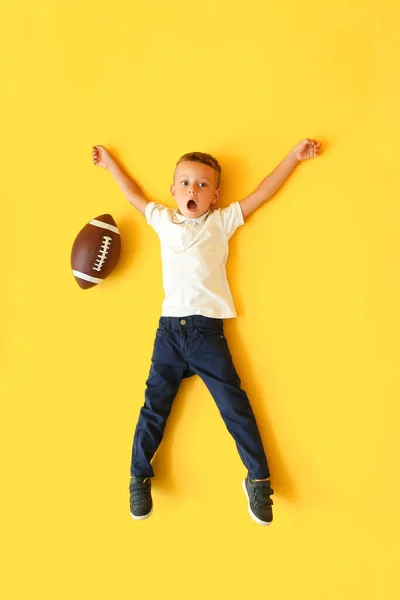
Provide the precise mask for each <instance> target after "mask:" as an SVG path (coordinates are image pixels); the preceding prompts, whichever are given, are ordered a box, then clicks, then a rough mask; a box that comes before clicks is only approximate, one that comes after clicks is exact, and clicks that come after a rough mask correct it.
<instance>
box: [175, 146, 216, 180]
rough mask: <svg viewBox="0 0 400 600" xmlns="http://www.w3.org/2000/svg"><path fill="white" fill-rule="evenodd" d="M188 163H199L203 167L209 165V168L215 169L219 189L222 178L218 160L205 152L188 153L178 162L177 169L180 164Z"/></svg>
mask: <svg viewBox="0 0 400 600" xmlns="http://www.w3.org/2000/svg"><path fill="white" fill-rule="evenodd" d="M186 161H191V162H198V163H202V164H203V165H208V166H209V167H212V168H213V169H214V171H215V175H216V181H217V188H218V187H219V182H220V178H221V167H220V165H219V163H218V161H217V159H216V158H214V157H213V156H211V154H206V153H205V152H188V153H187V154H184V155H183V156H181V157H180V159H179V160H178V162H177V163H176V165H175V169H176V167H177V166H178V165H179V163H182V162H186ZM174 176H175V173H174Z"/></svg>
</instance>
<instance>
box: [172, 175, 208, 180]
mask: <svg viewBox="0 0 400 600" xmlns="http://www.w3.org/2000/svg"><path fill="white" fill-rule="evenodd" d="M181 177H189V175H183V174H182V175H179V178H181ZM199 179H207V181H210V180H209V179H208V177H199Z"/></svg>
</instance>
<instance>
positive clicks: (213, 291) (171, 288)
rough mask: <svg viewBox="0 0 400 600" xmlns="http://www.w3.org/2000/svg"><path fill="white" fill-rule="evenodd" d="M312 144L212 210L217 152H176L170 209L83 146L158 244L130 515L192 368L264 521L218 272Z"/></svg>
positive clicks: (145, 502) (267, 493)
mask: <svg viewBox="0 0 400 600" xmlns="http://www.w3.org/2000/svg"><path fill="white" fill-rule="evenodd" d="M319 152H320V143H319V142H317V141H315V140H310V139H306V140H303V141H302V142H300V143H299V144H298V145H297V146H296V147H295V148H294V149H293V150H292V151H291V152H289V154H288V155H287V156H286V157H285V158H284V160H283V161H282V162H281V163H280V164H279V165H278V167H277V168H276V169H275V170H274V171H273V172H272V173H271V174H270V175H269V176H268V177H266V178H265V179H264V180H263V181H262V182H261V183H260V185H259V186H258V188H257V189H256V190H255V191H254V192H253V193H252V194H250V195H249V196H247V197H246V198H245V199H244V200H242V201H241V202H234V203H232V204H230V206H228V207H227V208H223V209H214V208H213V207H214V204H215V203H216V202H217V200H218V199H219V197H220V189H219V183H220V173H221V168H220V166H219V164H218V162H217V160H216V159H215V158H213V157H212V156H211V155H209V154H204V153H202V152H192V153H189V154H185V155H184V156H182V157H181V158H180V159H179V160H178V162H177V164H176V168H175V173H174V178H173V184H172V185H171V194H172V197H173V198H174V200H175V201H176V204H177V209H176V210H174V209H172V208H167V207H166V206H163V205H162V204H157V203H154V202H149V201H148V199H147V198H146V197H145V195H144V193H143V192H142V190H141V189H140V188H139V186H138V185H137V184H136V183H135V182H134V181H133V180H132V178H131V177H129V176H128V175H127V174H126V173H125V172H124V170H123V169H122V168H121V166H120V165H119V164H118V162H117V161H116V159H115V158H113V157H112V156H111V154H110V152H109V151H108V150H107V149H106V148H104V147H103V146H93V149H92V160H93V163H94V164H95V165H98V166H100V167H103V168H106V169H108V170H109V172H110V173H111V175H112V176H113V177H114V179H115V181H116V183H117V184H118V186H119V188H120V189H121V190H122V192H123V193H124V195H125V196H126V198H127V199H128V201H129V202H130V203H131V204H133V206H134V207H135V208H137V209H138V211H139V212H140V213H141V214H142V215H144V216H145V218H146V220H147V222H148V224H149V225H151V226H152V227H153V228H154V229H155V231H156V232H157V234H158V236H159V238H160V244H161V257H162V264H163V283H164V290H165V299H164V302H163V305H162V316H161V318H160V320H159V326H158V329H157V332H156V339H155V342H154V349H153V355H152V360H151V368H150V373H149V377H148V379H147V382H146V386H147V387H146V392H145V402H144V405H143V407H142V409H141V411H140V415H139V420H138V423H137V426H136V431H135V435H134V440H133V450H132V462H131V480H130V505H131V515H132V517H133V518H134V519H136V520H142V519H146V518H148V517H149V516H150V515H151V514H152V512H153V503H152V498H151V480H150V477H153V476H154V472H153V468H152V466H151V460H152V458H153V456H154V454H155V452H156V450H157V448H158V446H159V445H160V443H161V440H162V437H163V434H164V429H165V425H166V422H167V418H168V416H169V413H170V411H171V407H172V402H173V400H174V398H175V396H176V394H177V391H178V388H179V385H180V383H181V381H182V379H184V378H185V377H191V376H192V375H194V374H197V375H199V376H200V377H201V378H202V380H203V381H204V383H205V384H206V386H207V388H208V389H209V391H210V393H211V394H212V396H213V398H214V400H215V402H216V404H217V406H218V409H219V411H220V413H221V416H222V418H223V419H224V421H225V425H226V427H227V429H228V431H229V432H230V434H231V435H232V437H233V438H234V440H235V442H236V447H237V449H238V452H239V456H240V458H241V459H242V462H243V464H244V465H245V467H246V469H247V477H246V478H245V480H244V481H243V488H244V491H245V493H246V496H247V501H248V510H249V513H250V516H251V517H252V518H253V519H254V521H256V522H257V523H259V524H260V525H270V524H271V522H272V504H273V501H272V499H271V495H272V494H273V493H274V490H273V489H272V488H271V484H270V472H269V468H268V463H267V459H266V457H265V453H264V449H263V445H262V441H261V437H260V433H259V431H258V427H257V424H256V420H255V418H254V414H253V411H252V409H251V406H250V404H249V400H248V398H247V395H246V393H245V391H244V390H242V389H241V387H240V383H241V382H240V378H239V376H238V374H237V373H236V370H235V367H234V365H233V362H232V357H231V354H230V352H229V348H228V344H227V341H226V339H225V336H224V331H223V319H229V318H233V317H236V311H235V306H234V303H233V299H232V296H231V292H230V289H229V285H228V282H227V278H226V270H225V265H226V261H227V258H228V240H229V238H230V237H231V236H232V235H233V234H234V232H235V231H236V229H237V228H238V227H240V226H241V225H243V223H244V220H245V219H246V218H247V217H248V216H249V215H250V214H251V213H253V212H254V211H255V210H257V209H258V208H259V207H260V206H261V205H262V204H264V202H266V201H267V200H268V199H269V198H271V196H272V195H273V194H274V193H275V192H276V191H277V190H278V189H279V188H280V187H281V185H282V184H283V183H284V181H285V180H286V179H287V178H288V177H289V175H290V174H291V173H292V171H293V170H294V169H295V167H296V166H297V165H298V164H299V163H300V162H301V161H303V160H305V159H308V158H314V157H315V156H317V155H318V154H319Z"/></svg>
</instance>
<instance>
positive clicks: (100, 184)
mask: <svg viewBox="0 0 400 600" xmlns="http://www.w3.org/2000/svg"><path fill="white" fill-rule="evenodd" d="M0 17H1V18H0V23H1V25H0V39H1V47H0V51H1V87H2V90H3V91H2V95H1V104H2V106H1V115H2V131H1V143H0V160H1V163H0V164H1V202H2V211H1V216H2V224H3V226H2V231H3V239H2V256H3V260H2V267H1V271H2V278H1V279H2V292H1V316H2V325H1V331H2V335H1V338H2V340H1V371H2V376H1V394H2V409H1V424H0V444H1V446H0V451H1V457H2V461H1V462H2V467H1V509H0V531H1V534H0V537H1V570H2V576H1V580H0V598H1V600H16V599H18V600H19V599H23V598H24V599H26V598H35V599H36V598H37V599H40V600H47V599H52V600H53V599H57V600H64V599H68V600H69V599H71V598H76V599H79V600H80V599H87V598H96V599H98V600H100V599H109V598H117V599H118V600H122V599H125V598H139V597H141V598H147V597H148V598H174V599H183V598H188V597H189V598H204V597H207V598H232V599H243V598H246V597H252V596H255V597H256V598H264V597H265V598H267V597H273V598H276V599H277V600H280V599H285V600H286V599H289V598H296V599H299V600H300V599H301V600H303V599H304V600H317V599H318V600H319V599H323V600H337V599H338V598H340V599H341V600H347V599H352V600H353V599H354V598H363V600H367V599H368V600H370V599H382V600H383V599H384V600H386V599H392V598H393V599H394V598H397V597H399V586H398V575H397V573H396V570H397V562H398V556H397V554H398V550H399V547H398V537H399V533H400V531H399V529H400V528H399V515H400V510H399V503H400V490H399V469H398V459H399V441H398V422H399V408H398V397H399V391H400V390H399V387H400V385H399V384H400V382H399V354H400V352H399V344H398V340H399V336H400V319H399V300H400V285H399V266H398V265H399V251H398V239H399V216H400V214H399V212H400V211H399V191H400V182H399V167H398V163H399V133H400V131H399V129H400V128H399V103H400V93H399V78H398V64H399V58H400V52H399V51H400V42H399V38H398V23H399V17H400V10H399V8H398V6H397V5H396V3H395V2H394V1H393V0H392V1H390V0H383V1H381V2H378V3H376V2H372V1H367V2H359V1H356V0H352V1H351V0H349V1H344V0H339V1H338V2H320V0H311V1H305V2H299V3H298V2H294V1H293V0H289V1H288V2H284V3H278V2H272V1H271V0H269V1H268V2H263V1H261V0H258V1H253V2H238V1H234V2H232V1H228V0H224V1H220V2H218V1H215V0H202V2H194V3H191V2H183V1H182V2H180V1H178V0H171V1H168V2H167V1H165V2H163V1H162V0H155V1H152V2H144V1H143V2H130V1H128V0H126V1H122V0H113V1H100V0H96V1H95V0H79V1H78V0H68V1H67V0H62V1H57V2H50V1H45V0H37V1H36V2H28V1H27V0H26V1H25V2H23V1H21V0H5V1H4V0H3V2H2V3H1V12H0ZM304 137H311V138H316V139H318V140H320V141H321V142H322V144H323V154H322V155H321V157H320V158H318V159H317V160H314V161H310V162H308V163H305V164H302V165H300V167H299V168H298V169H297V170H296V172H295V173H294V174H293V176H292V177H291V178H290V180H289V181H288V183H287V184H286V185H285V186H284V188H283V189H282V190H281V192H280V193H279V194H278V195H277V196H276V197H275V198H274V199H273V200H271V201H270V202H269V203H268V204H267V205H265V206H264V207H262V208H261V209H260V210H259V211H258V212H257V213H256V214H255V215H254V216H253V217H251V219H250V220H249V221H248V222H247V223H246V225H245V226H244V227H243V228H241V229H240V230H239V231H238V233H237V234H236V235H235V236H234V238H233V239H232V243H231V256H230V260H229V263H228V265H229V266H228V275H229V278H230V282H231V287H232V291H233V294H234V297H235V301H236V306H237V309H238V313H239V318H238V319H236V320H232V321H229V322H227V323H226V334H227V337H228V340H229V343H230V345H231V351H232V354H233V357H234V361H235V364H236V367H237V369H238V372H239V374H240V376H241V378H242V384H243V387H244V389H246V390H247V392H248V394H249V397H250V399H251V402H252V405H253V407H254V411H255V413H256V416H257V419H258V422H259V426H260V429H261V432H262V437H263V440H264V443H265V447H266V450H267V454H268V457H269V461H270V465H271V470H272V480H273V487H274V488H275V490H276V495H275V497H274V500H275V522H274V524H273V526H272V527H270V528H263V527H260V526H257V525H256V524H255V523H253V521H252V520H251V519H250V517H249V515H248V513H247V504H246V500H245V497H244V494H243V491H242V489H241V481H242V478H243V477H244V475H245V472H244V469H243V466H242V464H241V462H240V460H239V458H238V455H237V452H236V449H235V446H234V443H233V441H232V439H231V438H230V436H229V434H228V433H227V432H226V429H225V426H224V424H223V422H222V420H221V419H220V417H219V414H218V412H217V409H216V407H215V405H214V403H213V400H212V398H211V397H210V396H209V394H208V392H207V391H206V389H205V387H204V386H203V384H202V382H201V381H200V380H199V379H197V378H192V379H190V380H187V381H185V382H184V383H183V385H182V387H181V390H180V393H179V395H178V397H177V399H176V403H175V405H174V409H173V412H172V415H171V418H170V421H169V424H168V427H167V432H166V436H165V439H164V442H163V444H162V446H161V448H160V451H159V452H158V454H157V456H156V458H155V460H154V466H155V469H156V474H157V476H156V477H155V479H154V480H153V498H154V503H155V510H154V515H153V516H152V518H151V519H149V520H148V521H144V522H140V523H137V522H134V521H133V520H132V519H131V517H130V515H129V509H128V485H129V463H130V453H131V444H132V437H133V431H134V426H135V423H136V419H137V416H138V412H139V409H140V407H141V405H142V403H143V390H144V382H145V379H146V378H147V374H148V370H149V366H150V356H151V350H152V344H153V339H154V333H155V328H156V325H157V321H158V317H159V314H160V308H161V301H162V298H163V292H162V284H161V265H160V256H159V245H158V239H157V236H156V234H155V233H154V232H153V230H152V229H151V228H150V227H149V226H148V225H146V223H145V221H144V219H143V218H142V217H141V216H140V214H139V213H137V212H136V211H135V209H133V208H132V207H131V206H130V205H129V204H128V203H127V202H126V200H125V199H124V197H123V196H122V195H121V193H120V192H119V190H118V189H117V187H116V185H115V183H114V182H113V180H112V178H111V177H110V175H109V174H108V173H107V172H106V171H104V170H100V169H98V168H96V167H94V166H93V165H92V164H91V156H90V155H91V146H92V145H93V144H103V145H106V146H108V147H110V148H112V149H114V150H115V151H116V152H117V155H118V156H119V157H120V159H121V161H122V162H123V164H124V165H125V166H126V167H127V168H128V169H129V171H130V173H132V175H134V176H135V177H136V178H137V180H138V181H139V183H140V184H141V185H142V186H143V188H144V189H145V191H146V192H147V194H148V195H149V197H150V198H152V199H154V200H158V201H161V202H165V203H167V204H169V205H170V206H172V199H171V198H170V196H169V185H170V183H171V177H172V172H173V168H174V165H175V162H176V160H177V159H178V158H179V156H181V155H182V154H183V153H185V152H188V151H193V150H201V151H204V152H210V153H212V154H214V155H215V156H216V157H217V158H218V159H219V160H220V162H221V164H222V170H223V177H222V200H221V204H220V205H221V206H226V205H227V204H229V203H230V202H232V201H237V200H240V199H241V198H242V197H243V196H245V195H246V194H248V193H249V192H250V191H252V190H253V189H254V188H255V187H256V185H257V184H258V183H259V182H260V181H261V179H262V178H263V177H265V176H266V175H267V174H268V173H269V172H270V171H271V170H272V169H273V168H274V167H275V166H276V164H278V162H279V161H280V160H281V159H282V158H283V157H284V156H285V154H286V153H287V152H288V151H289V150H290V149H291V148H292V147H293V146H294V144H296V143H297V142H298V141H300V140H301V139H303V138H304ZM105 212H110V213H111V214H112V215H113V216H114V218H115V220H116V221H117V223H118V225H119V227H120V230H121V235H122V243H123V250H122V255H121V260H120V263H119V265H118V267H117V268H116V271H115V272H114V274H113V275H112V276H110V278H109V279H108V280H107V281H106V282H105V283H104V284H102V285H101V286H99V287H97V288H95V289H91V290H89V291H82V290H81V289H80V288H79V287H78V286H77V284H76V283H75V281H74V279H73V276H72V274H71V272H70V265H69V258H70V250H71V246H72V243H73V240H74V238H75V236H76V234H77V232H78V231H79V229H80V228H81V227H82V226H83V225H84V224H85V223H86V222H87V221H89V220H90V219H91V218H93V217H96V216H97V215H100V214H102V213H105Z"/></svg>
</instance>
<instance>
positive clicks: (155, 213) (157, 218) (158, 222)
mask: <svg viewBox="0 0 400 600" xmlns="http://www.w3.org/2000/svg"><path fill="white" fill-rule="evenodd" d="M144 215H145V217H146V221H147V223H148V224H149V225H151V227H152V228H153V229H155V230H156V231H157V233H160V230H161V228H162V226H163V223H164V222H165V220H166V219H167V218H168V217H167V207H166V206H164V205H163V204H156V203H155V202H149V203H148V204H147V206H146V209H145V213H144Z"/></svg>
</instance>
